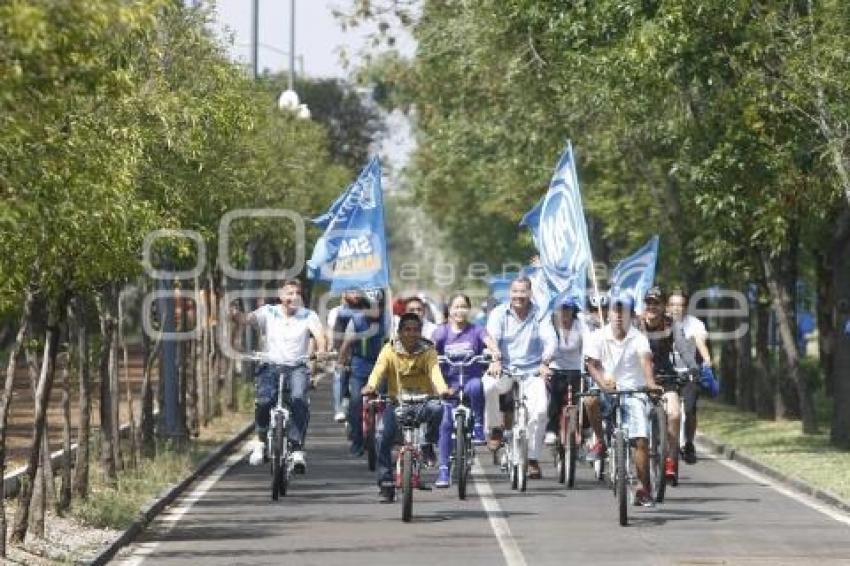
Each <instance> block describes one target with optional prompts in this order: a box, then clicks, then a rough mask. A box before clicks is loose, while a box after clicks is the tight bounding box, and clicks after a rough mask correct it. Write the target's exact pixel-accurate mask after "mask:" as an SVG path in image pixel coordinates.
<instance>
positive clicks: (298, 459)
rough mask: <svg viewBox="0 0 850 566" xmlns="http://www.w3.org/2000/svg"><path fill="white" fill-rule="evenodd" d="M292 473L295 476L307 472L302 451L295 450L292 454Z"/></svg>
mask: <svg viewBox="0 0 850 566" xmlns="http://www.w3.org/2000/svg"><path fill="white" fill-rule="evenodd" d="M292 471H294V472H295V473H296V474H304V473H306V472H307V460H306V459H305V458H304V451H303V450H296V451H294V452H293V453H292Z"/></svg>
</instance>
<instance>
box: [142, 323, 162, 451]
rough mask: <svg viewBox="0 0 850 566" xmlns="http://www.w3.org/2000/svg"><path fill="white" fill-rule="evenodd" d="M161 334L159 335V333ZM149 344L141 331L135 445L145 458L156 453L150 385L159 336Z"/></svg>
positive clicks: (151, 388) (151, 389) (145, 335)
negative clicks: (137, 437) (138, 399)
mask: <svg viewBox="0 0 850 566" xmlns="http://www.w3.org/2000/svg"><path fill="white" fill-rule="evenodd" d="M160 336H161V335H160ZM160 336H158V337H157V340H156V341H155V342H154V343H153V344H151V341H150V338H149V337H148V335H147V333H143V335H142V340H143V348H142V349H143V356H144V361H143V364H144V365H143V366H142V393H141V396H142V410H141V413H140V415H139V425H138V427H137V434H138V435H139V439H138V440H137V446H138V447H139V449H140V451H141V456H143V457H145V458H153V457H154V456H155V455H156V437H155V434H154V426H155V422H154V415H153V387H151V374H152V372H153V365H154V363H155V361H156V359H157V357H158V356H159V345H160V340H161V337H160Z"/></svg>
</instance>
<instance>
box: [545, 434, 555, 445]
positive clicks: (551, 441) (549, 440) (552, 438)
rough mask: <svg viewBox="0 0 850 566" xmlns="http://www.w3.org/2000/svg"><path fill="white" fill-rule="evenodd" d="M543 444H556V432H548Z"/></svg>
mask: <svg viewBox="0 0 850 566" xmlns="http://www.w3.org/2000/svg"><path fill="white" fill-rule="evenodd" d="M543 444H545V445H546V446H554V445H555V433H554V432H552V431H551V430H550V431H549V432H547V433H546V436H545V437H544V438H543Z"/></svg>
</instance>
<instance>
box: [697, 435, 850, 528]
mask: <svg viewBox="0 0 850 566" xmlns="http://www.w3.org/2000/svg"><path fill="white" fill-rule="evenodd" d="M701 456H702V457H703V458H707V459H711V460H714V461H716V462H719V463H720V464H723V465H724V466H726V467H727V468H729V469H732V470H734V471H736V472H738V473H739V474H741V475H742V476H746V477H747V478H749V479H751V480H753V481H754V482H757V483H763V484H765V485H767V486H769V487H770V488H772V489H774V490H776V491H778V492H779V493H781V494H782V495H785V496H786V497H790V498H791V499H793V500H794V501H796V502H798V503H802V504H803V505H805V506H806V507H808V508H810V509H814V510H815V511H818V512H820V513H823V514H824V515H826V516H827V517H829V518H830V519H835V520H836V521H838V522H839V523H843V524H845V525H847V526H848V527H850V516H848V515H847V514H845V513H842V512H841V511H839V510H838V509H835V508H833V507H830V506H829V505H826V504H823V503H821V502H820V501H818V500H816V499H815V498H813V497H809V496H808V495H804V494H802V493H799V492H796V491H794V490H792V489H789V488H787V487H785V486H784V485H782V484H781V483H779V482H777V481H775V480H773V479H771V478H769V477H767V476H765V475H763V474H760V473H759V472H756V471H755V470H751V469H750V468H748V467H746V466H744V465H743V464H740V463H738V462H735V461H734V460H727V459H725V458H722V457H720V456H717V455H715V454H710V453H707V452H705V451H703V454H701Z"/></svg>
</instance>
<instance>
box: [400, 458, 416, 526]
mask: <svg viewBox="0 0 850 566" xmlns="http://www.w3.org/2000/svg"><path fill="white" fill-rule="evenodd" d="M401 458H402V460H401V492H402V493H401V520H402V521H404V522H405V523H409V522H410V519H411V518H412V517H413V453H412V452H411V451H410V450H404V451H403V452H402V453H401Z"/></svg>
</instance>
